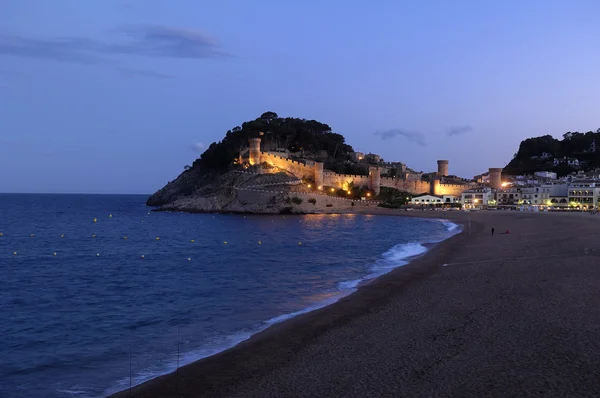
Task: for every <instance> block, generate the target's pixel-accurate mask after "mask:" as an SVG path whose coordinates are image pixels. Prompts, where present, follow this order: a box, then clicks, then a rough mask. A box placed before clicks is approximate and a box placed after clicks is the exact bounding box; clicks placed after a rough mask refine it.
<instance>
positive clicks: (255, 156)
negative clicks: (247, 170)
mask: <svg viewBox="0 0 600 398" xmlns="http://www.w3.org/2000/svg"><path fill="white" fill-rule="evenodd" d="M248 141H249V144H250V151H249V155H248V162H249V163H250V165H252V166H254V165H255V164H260V138H250V139H249V140H248Z"/></svg>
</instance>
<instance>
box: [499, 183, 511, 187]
mask: <svg viewBox="0 0 600 398" xmlns="http://www.w3.org/2000/svg"><path fill="white" fill-rule="evenodd" d="M500 185H501V186H502V187H507V186H509V185H510V182H503V183H502V184H500Z"/></svg>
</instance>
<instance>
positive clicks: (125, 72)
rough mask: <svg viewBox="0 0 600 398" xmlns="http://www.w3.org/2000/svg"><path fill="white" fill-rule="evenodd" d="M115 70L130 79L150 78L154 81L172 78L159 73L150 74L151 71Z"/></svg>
mask: <svg viewBox="0 0 600 398" xmlns="http://www.w3.org/2000/svg"><path fill="white" fill-rule="evenodd" d="M116 70H117V72H119V73H121V74H123V75H125V76H127V77H131V78H135V77H151V78H155V79H172V78H173V75H167V74H164V73H160V72H152V71H147V70H141V69H133V68H123V67H118V68H116Z"/></svg>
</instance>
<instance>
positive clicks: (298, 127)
mask: <svg viewBox="0 0 600 398" xmlns="http://www.w3.org/2000/svg"><path fill="white" fill-rule="evenodd" d="M254 137H260V138H261V139H262V147H263V150H265V151H288V152H289V153H290V158H292V159H294V157H295V156H297V157H302V158H305V159H315V160H319V161H321V162H323V163H324V167H325V168H326V169H329V170H334V171H336V172H338V173H349V174H364V170H359V169H357V168H356V166H354V165H353V164H351V163H349V162H347V161H348V160H350V154H351V153H352V152H353V149H352V147H351V146H350V145H348V144H346V142H345V138H344V136H342V135H341V134H338V133H334V132H333V131H332V130H331V127H329V125H327V124H324V123H321V122H318V121H316V120H306V119H298V118H291V117H286V118H282V117H279V116H278V115H277V114H276V113H274V112H265V113H263V114H262V115H261V116H260V117H259V118H257V119H254V120H251V121H247V122H244V123H242V125H241V126H236V127H234V128H232V129H231V130H228V131H227V132H226V133H225V137H223V139H222V140H221V141H220V142H213V143H212V144H211V145H210V146H209V147H208V149H207V150H206V151H205V152H204V153H203V154H202V155H201V156H200V157H199V158H198V159H196V160H195V161H194V163H193V165H192V166H191V167H186V170H184V171H183V172H182V173H181V174H180V175H179V176H178V177H177V178H176V179H175V180H174V181H171V182H169V183H168V184H167V186H165V187H164V188H162V189H161V190H159V191H158V192H156V193H155V194H154V195H152V196H151V197H150V198H149V199H148V202H147V204H148V205H149V206H163V205H165V204H168V203H172V202H174V201H175V200H176V199H177V198H180V197H185V196H191V195H194V194H200V193H202V192H203V187H206V186H208V185H210V184H212V183H213V182H214V181H215V179H217V178H219V177H220V176H222V175H224V174H226V173H228V172H229V171H231V170H232V169H233V168H234V167H235V166H234V163H235V160H236V159H237V157H238V155H239V153H240V151H241V150H243V149H245V148H247V147H248V139H249V138H254Z"/></svg>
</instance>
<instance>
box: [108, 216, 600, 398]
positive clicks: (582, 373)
mask: <svg viewBox="0 0 600 398" xmlns="http://www.w3.org/2000/svg"><path fill="white" fill-rule="evenodd" d="M401 213H402V214H403V215H410V216H413V215H415V216H422V217H438V218H439V213H437V212H414V213H410V212H401ZM444 217H445V218H448V219H449V220H451V221H452V222H456V223H460V224H462V225H463V226H464V227H463V231H462V233H460V234H458V235H455V236H454V237H452V238H450V239H448V240H446V241H444V242H441V243H439V244H438V245H436V246H435V247H434V248H433V249H432V250H430V251H429V252H427V253H426V254H424V255H423V256H421V257H419V258H417V259H415V260H414V261H412V262H411V263H409V264H407V265H405V266H403V267H400V268H398V269H396V270H394V271H392V272H390V273H388V274H386V275H384V276H382V277H380V278H378V279H376V280H374V281H372V282H371V283H368V284H366V285H365V286H363V287H361V288H360V289H359V290H358V291H357V292H356V293H354V294H352V295H350V296H348V297H346V298H344V299H342V300H340V301H338V302H337V303H335V304H332V305H330V306H328V307H325V308H323V309H320V310H316V311H313V312H311V313H307V314H304V315H300V316H298V317H296V318H293V319H290V320H288V321H285V322H283V323H280V324H276V325H273V326H272V327H270V328H268V329H267V330H265V331H263V332H261V333H259V334H257V335H255V336H253V337H252V338H250V339H249V340H247V341H244V342H242V343H241V344H239V345H237V346H236V347H234V348H232V349H229V350H227V351H224V352H222V353H220V354H217V355H215V356H212V357H209V358H206V359H203V360H200V361H198V362H195V363H193V364H190V365H188V366H185V367H182V368H180V369H179V370H178V371H177V372H176V373H173V374H170V375H166V376H162V377H159V378H157V379H154V380H151V381H149V382H147V383H144V384H142V385H140V386H138V387H135V388H133V390H132V391H131V393H132V396H134V397H180V396H186V397H262V396H273V397H279V396H281V397H300V396H332V397H338V396H340V397H341V396H424V397H425V396H474V397H475V396H490V395H492V396H582V395H585V394H591V395H593V394H594V392H595V391H596V388H597V385H598V383H599V382H600V376H598V372H596V370H595V369H596V368H597V360H596V358H597V357H598V356H599V355H600V344H598V342H597V327H598V322H597V319H600V307H599V306H598V305H596V303H597V300H598V299H600V291H599V290H598V289H597V284H598V280H600V268H599V267H597V266H595V265H597V264H598V263H599V262H600V261H599V255H600V248H599V247H598V245H597V239H598V236H600V223H598V220H597V217H595V216H591V215H589V214H584V213H546V214H542V213H529V212H447V213H444ZM492 227H493V228H495V230H496V234H495V235H493V236H492V235H491V228H492ZM506 230H508V231H509V232H510V233H509V234H501V233H500V232H505V231H506ZM115 396H116V397H127V396H129V391H124V392H121V393H119V394H117V395H115Z"/></svg>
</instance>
